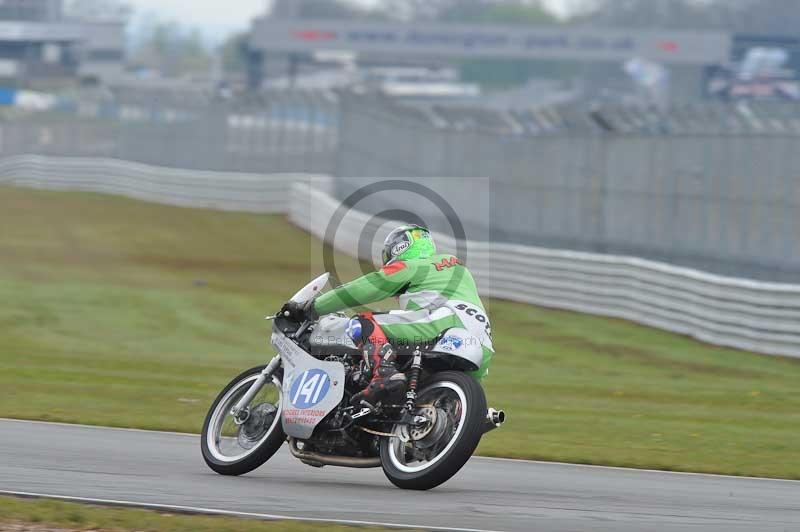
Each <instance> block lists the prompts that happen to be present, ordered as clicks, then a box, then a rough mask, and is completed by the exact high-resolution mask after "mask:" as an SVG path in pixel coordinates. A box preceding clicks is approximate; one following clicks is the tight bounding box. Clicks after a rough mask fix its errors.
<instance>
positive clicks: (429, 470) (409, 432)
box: [381, 371, 486, 490]
mask: <svg viewBox="0 0 800 532" xmlns="http://www.w3.org/2000/svg"><path fill="white" fill-rule="evenodd" d="M417 405H418V408H417V411H416V412H417V414H419V415H424V416H425V417H426V418H428V421H427V422H426V423H425V424H424V425H422V426H419V427H414V428H410V429H409V428H408V427H406V426H402V425H396V426H395V428H394V430H393V431H392V433H393V434H394V436H393V437H384V438H382V439H381V466H382V467H383V472H384V473H385V474H386V477H387V478H388V479H389V480H390V481H391V482H392V484H394V485H395V486H397V487H399V488H404V489H413V490H427V489H431V488H435V487H436V486H438V485H439V484H441V483H443V482H446V481H447V480H449V479H450V478H451V477H452V476H453V475H455V474H456V473H457V472H458V471H459V470H460V469H461V468H462V467H463V466H464V464H466V463H467V460H469V458H470V456H472V453H473V452H474V451H475V448H476V447H477V446H478V443H479V442H480V441H481V436H482V435H483V424H484V419H485V418H486V396H485V395H484V393H483V388H481V386H480V384H478V381H476V380H475V379H474V378H472V377H470V376H469V375H467V374H465V373H461V372H458V371H443V372H441V373H437V374H435V375H434V376H433V377H432V378H431V379H429V380H428V381H426V382H425V383H424V385H423V386H422V387H421V389H420V390H419V392H418V393H417Z"/></svg>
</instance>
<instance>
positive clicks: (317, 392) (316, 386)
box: [201, 273, 505, 490]
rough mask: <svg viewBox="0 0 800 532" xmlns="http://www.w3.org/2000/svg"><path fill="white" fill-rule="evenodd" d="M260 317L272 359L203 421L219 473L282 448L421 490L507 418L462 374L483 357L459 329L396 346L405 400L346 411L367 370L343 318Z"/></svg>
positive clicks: (245, 468) (205, 447)
mask: <svg viewBox="0 0 800 532" xmlns="http://www.w3.org/2000/svg"><path fill="white" fill-rule="evenodd" d="M328 278H329V274H328V273H325V274H323V275H321V276H319V277H318V278H316V279H314V280H313V281H311V282H310V283H309V284H308V285H306V286H305V287H303V288H302V289H301V290H300V291H299V292H297V293H296V294H295V295H294V296H293V297H292V299H291V301H294V302H296V303H300V304H309V303H310V302H311V301H313V299H314V298H316V297H317V296H318V295H319V293H320V291H321V289H322V288H323V286H325V284H326V283H327V282H328ZM286 314H288V313H286ZM267 319H270V320H273V322H272V339H271V341H272V345H274V346H275V348H276V350H277V352H278V354H277V355H276V356H275V357H274V358H273V359H272V360H270V362H269V363H268V364H266V365H263V366H257V367H254V368H252V369H249V370H247V371H245V372H244V373H242V374H241V375H239V376H238V377H236V378H235V379H233V380H232V381H231V382H230V384H228V385H227V386H226V387H225V388H224V389H223V390H222V392H220V394H219V395H218V396H217V398H216V400H215V401H214V402H213V404H212V405H211V408H210V409H209V412H208V415H207V416H206V419H205V423H204V424H203V433H202V444H201V445H202V451H203V458H204V459H205V461H206V464H208V466H209V467H210V468H211V469H213V470H214V471H216V472H217V473H220V474H222V475H242V474H244V473H248V472H250V471H252V470H254V469H256V468H257V467H259V466H261V465H262V464H264V463H265V462H266V461H267V460H269V459H270V458H271V457H272V456H273V455H274V454H275V453H276V452H277V451H278V449H279V448H280V447H281V445H283V443H284V442H286V441H288V445H289V450H290V452H291V454H292V455H293V456H295V457H296V458H297V459H299V460H300V461H301V462H303V463H304V464H307V465H310V466H313V467H323V466H326V465H330V466H344V467H382V468H383V471H384V473H385V474H386V477H387V478H388V479H389V480H390V481H391V482H392V483H393V484H394V485H396V486H398V487H400V488H405V489H416V490H426V489H430V488H433V487H435V486H438V485H439V484H441V483H443V482H445V481H447V480H448V479H450V478H451V477H452V476H453V475H455V474H456V473H457V472H458V471H459V470H460V469H461V467H462V466H463V465H464V464H465V463H466V462H467V460H469V458H470V456H472V453H473V452H474V451H475V448H476V447H477V446H478V443H479V442H480V439H481V437H482V436H483V434H484V433H486V432H488V431H490V430H492V429H494V428H497V427H499V426H500V425H501V424H502V423H503V422H504V421H505V414H504V413H503V411H500V410H495V409H492V408H487V406H486V397H485V395H484V392H483V389H482V388H481V386H480V384H479V383H478V381H476V380H475V379H474V378H473V377H471V376H470V375H468V374H467V373H466V372H467V371H472V370H476V369H478V366H479V364H480V362H481V359H482V351H481V347H480V345H479V343H478V342H477V339H476V338H474V337H472V336H470V334H469V333H468V332H467V331H466V330H465V329H461V328H453V329H449V330H448V331H446V333H445V334H444V335H442V336H441V338H439V339H437V340H434V341H431V342H430V343H428V344H426V345H411V346H395V348H396V350H397V351H398V357H397V365H398V369H400V370H401V371H404V372H405V373H406V375H407V377H408V379H407V382H408V384H407V390H406V393H405V397H404V398H401V399H399V400H398V399H396V398H394V399H392V400H391V401H389V400H387V401H386V402H385V403H383V402H378V403H377V404H370V403H368V402H366V401H362V402H361V405H360V406H352V405H351V404H350V398H351V397H352V396H353V395H354V394H356V393H358V392H359V391H361V390H363V389H364V388H365V387H366V386H367V384H368V383H369V381H370V377H371V374H372V373H371V372H372V369H373V368H371V367H370V361H369V358H368V357H367V355H366V354H365V353H364V352H362V350H360V349H358V348H357V347H356V345H355V344H354V342H353V340H352V339H351V338H350V337H349V335H348V334H347V331H346V329H347V324H348V323H349V321H350V320H349V318H348V317H347V316H345V315H344V314H340V313H336V314H330V315H327V316H323V317H321V318H320V319H319V320H317V321H315V322H311V321H304V322H296V321H293V320H292V319H291V318H290V317H289V316H288V315H285V314H282V313H280V312H279V313H278V314H276V315H275V316H268V317H267Z"/></svg>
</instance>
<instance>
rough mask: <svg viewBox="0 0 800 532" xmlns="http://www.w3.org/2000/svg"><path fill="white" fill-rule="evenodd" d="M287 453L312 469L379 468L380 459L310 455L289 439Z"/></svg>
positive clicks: (293, 440)
mask: <svg viewBox="0 0 800 532" xmlns="http://www.w3.org/2000/svg"><path fill="white" fill-rule="evenodd" d="M289 451H290V452H291V453H292V456H294V457H295V458H297V459H298V460H300V461H301V462H303V463H304V464H306V465H310V466H312V467H322V466H326V465H329V466H339V467H359V468H366V467H380V465H381V459H380V457H377V456H376V457H373V458H357V457H354V456H330V455H326V454H319V453H312V452H309V451H302V450H300V449H299V448H298V447H297V440H296V439H294V438H289Z"/></svg>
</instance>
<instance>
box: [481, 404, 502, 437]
mask: <svg viewBox="0 0 800 532" xmlns="http://www.w3.org/2000/svg"><path fill="white" fill-rule="evenodd" d="M505 422H506V413H505V412H504V411H502V410H495V409H494V408H490V409H489V410H487V411H486V422H485V423H484V425H483V433H484V434H486V433H487V432H489V431H492V430H494V429H497V428H500V425H502V424H503V423H505Z"/></svg>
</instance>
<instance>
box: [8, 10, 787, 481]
mask: <svg viewBox="0 0 800 532" xmlns="http://www.w3.org/2000/svg"><path fill="white" fill-rule="evenodd" d="M799 27H800V2H796V1H794V0H571V1H570V0H547V1H544V0H542V1H534V0H382V1H381V0H370V1H367V0H274V1H272V2H264V1H262V0H235V1H232V2H227V3H224V2H218V1H216V0H193V1H192V2H186V1H184V0H126V1H124V2H123V1H117V0H72V1H67V0H64V1H61V0H0V183H2V184H3V186H2V187H0V301H2V302H3V304H2V305H0V389H2V390H3V393H0V416H9V417H18V418H25V419H44V420H56V421H65V422H78V423H89V424H102V425H113V426H127V427H139V428H148V429H165V430H179V431H187V432H197V431H198V430H199V428H200V425H201V423H202V420H203V415H204V413H205V411H206V408H207V406H208V404H209V403H210V401H211V400H212V399H213V398H214V397H215V396H216V394H217V392H218V391H219V389H220V388H221V387H222V386H223V385H224V384H225V382H227V381H228V380H229V379H230V378H231V377H232V376H233V375H235V374H236V373H238V372H239V371H240V370H241V369H244V368H246V367H250V366H253V365H255V364H259V363H262V362H263V361H264V359H265V358H266V357H267V356H268V352H269V351H270V348H269V346H268V345H266V343H267V336H266V335H267V334H268V329H266V326H265V325H264V323H265V322H263V320H262V317H263V316H264V315H266V314H267V313H270V312H272V311H273V310H274V309H277V308H280V305H281V304H282V303H283V302H284V301H285V300H286V298H288V297H290V296H291V294H292V293H293V292H294V291H295V290H296V289H297V288H299V287H300V286H302V285H303V284H305V283H306V282H307V281H308V279H310V278H312V276H316V275H317V274H318V273H319V271H318V269H319V268H318V266H319V263H318V262H316V263H315V262H314V261H313V260H312V259H311V258H310V257H312V256H313V255H314V254H315V253H317V254H318V253H319V251H320V250H321V249H322V247H323V246H322V243H321V242H320V240H319V238H320V237H323V236H325V229H326V228H327V227H328V226H329V225H330V224H331V220H332V219H333V218H335V212H336V211H337V209H338V208H339V207H340V205H341V200H342V199H344V198H346V197H347V196H349V195H350V194H351V193H352V192H353V191H354V190H356V189H357V188H358V187H361V186H363V185H364V184H365V183H375V182H377V181H379V180H382V179H391V178H403V179H405V180H410V181H415V182H417V183H418V184H422V185H424V186H425V187H428V188H430V189H432V190H433V191H435V192H438V193H439V194H441V195H442V196H444V197H445V198H446V199H447V201H448V202H449V203H450V204H451V206H453V207H454V209H455V211H456V213H457V216H458V218H459V219H460V220H461V221H462V222H463V223H464V225H465V230H466V234H467V236H468V239H469V240H470V241H471V242H470V243H471V247H470V257H468V258H467V259H466V260H467V263H468V265H469V267H470V269H471V271H473V273H474V274H475V277H476V279H477V280H478V283H479V287H480V290H481V294H482V296H483V295H486V296H487V306H488V309H487V310H488V312H489V314H490V316H491V319H492V325H493V330H494V331H495V336H496V345H497V348H498V356H497V357H496V359H495V363H494V365H493V367H492V376H491V377H490V378H489V379H488V380H487V381H486V389H487V393H488V395H489V399H490V402H491V403H492V404H493V405H494V406H497V407H499V408H505V409H507V410H510V411H511V412H512V413H511V419H512V420H514V421H513V422H511V421H510V422H509V423H508V424H507V426H506V427H504V429H503V432H502V434H503V436H497V437H488V438H486V439H485V441H484V443H482V444H481V445H482V446H481V448H480V452H481V453H483V454H491V455H495V456H514V457H518V458H534V459H548V460H559V461H573V462H583V463H603V464H616V465H626V466H636V467H648V468H666V469H677V470H691V471H706V472H708V471H711V472H718V473H720V472H721V473H729V474H752V475H760V476H779V477H789V478H800V463H798V461H797V459H796V449H797V448H798V446H800V430H797V427H798V423H800V418H799V417H798V412H800V396H798V394H797V382H798V379H800V364H798V363H797V358H790V357H800V327H798V324H799V323H800V286H798V284H797V283H800V239H798V234H800V101H799V100H800V34H798V31H797V28H799ZM5 185H17V186H5ZM31 187H34V188H44V189H69V190H73V191H74V190H75V189H78V190H80V191H82V192H63V191H54V190H31V189H30V188H31ZM417 190H419V187H417ZM97 192H106V193H108V194H103V195H100V194H96V193H97ZM112 194H113V195H112ZM114 195H116V196H128V197H127V198H125V197H115V196H114ZM131 197H133V198H134V199H131ZM135 200H145V201H135ZM165 204H166V205H165ZM429 204H430V205H429ZM431 205H434V204H432V203H431V202H425V201H412V200H409V198H408V196H403V195H400V194H396V193H393V192H392V191H389V192H386V193H382V194H380V195H375V196H372V197H370V198H368V199H367V200H365V201H363V202H361V203H359V204H358V206H357V207H358V210H360V211H363V212H360V213H350V214H353V215H352V216H350V217H348V218H345V219H344V220H343V221H342V222H341V224H342V228H344V229H347V230H345V231H343V232H344V234H345V236H349V237H350V241H349V242H348V244H349V245H350V246H351V250H350V251H351V252H350V253H348V250H347V249H345V248H346V246H342V247H337V251H340V252H342V254H341V255H337V259H341V262H340V263H338V262H337V266H338V265H339V264H342V269H341V276H342V280H345V279H347V278H349V277H351V276H353V275H356V274H357V273H358V272H359V271H360V266H361V265H360V264H359V263H358V262H357V261H355V260H353V257H352V255H356V254H357V252H358V251H359V250H360V248H359V250H357V251H356V252H355V253H354V252H352V248H356V247H358V244H359V242H358V239H359V238H358V237H359V235H360V234H361V230H362V229H363V228H364V225H365V223H368V222H369V220H371V217H372V215H374V214H376V213H378V212H382V211H387V210H392V209H395V210H399V209H409V208H411V209H414V210H415V211H417V212H418V214H419V215H420V216H421V217H422V218H423V219H426V220H431V222H432V225H433V229H434V230H436V231H444V232H447V231H446V230H447V229H448V228H447V227H444V226H443V224H444V223H445V220H442V219H441V216H439V217H437V213H436V212H434V211H433V210H432V209H434V207H435V205H434V206H431ZM184 207H194V208H184ZM229 211H238V212H229ZM395 212H396V211H395ZM287 215H288V216H287ZM287 218H288V219H287ZM365 220H366V222H365ZM372 234H375V233H374V232H373V233H372ZM329 243H330V242H329ZM444 243H445V241H444V239H441V240H440V244H441V245H442V247H447V246H445V245H444ZM451 243H452V242H451ZM345 254H349V255H350V256H349V257H345ZM361 258H362V259H364V258H366V257H364V256H363V255H362V256H361ZM348 265H349V266H348ZM792 283H794V284H792ZM490 297H491V298H494V299H491V300H490V299H489V298H490ZM554 308H557V309H562V310H553V309H554ZM578 312H582V313H584V314H578ZM598 315H600V316H606V317H599V316H598ZM620 318H621V319H620ZM626 320H629V321H626ZM632 322H633V323H632ZM643 325H647V326H650V327H652V328H650V327H645V326H643ZM666 331H671V332H666ZM698 339H699V340H702V341H703V342H707V343H701V342H700V341H697V340H698ZM721 346H729V347H721ZM734 347H735V348H736V349H734ZM744 350H746V351H744ZM752 352H759V353H766V354H770V355H776V354H778V355H786V356H784V357H780V356H775V357H767V356H758V355H755V354H753V353H752ZM497 434H500V432H498V433H497ZM587 435H589V436H587ZM509 439H514V441H515V444H514V445H513V446H509V445H506V442H507V441H509Z"/></svg>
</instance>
